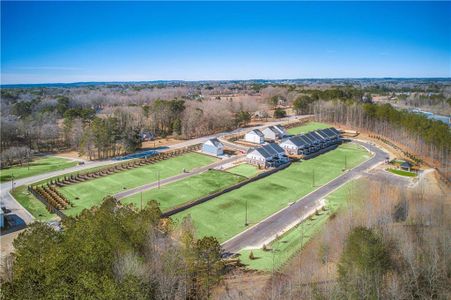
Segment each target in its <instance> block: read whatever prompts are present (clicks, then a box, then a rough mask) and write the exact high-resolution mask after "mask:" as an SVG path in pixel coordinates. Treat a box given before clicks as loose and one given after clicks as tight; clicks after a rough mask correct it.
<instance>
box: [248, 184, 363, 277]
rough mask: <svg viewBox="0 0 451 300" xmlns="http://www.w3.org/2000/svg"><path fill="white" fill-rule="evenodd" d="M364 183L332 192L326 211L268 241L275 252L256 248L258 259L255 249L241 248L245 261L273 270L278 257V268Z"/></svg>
mask: <svg viewBox="0 0 451 300" xmlns="http://www.w3.org/2000/svg"><path fill="white" fill-rule="evenodd" d="M362 184H363V180H359V179H358V180H355V181H351V182H348V183H347V184H345V185H343V186H342V187H340V188H339V189H337V190H336V191H334V192H332V193H331V194H329V195H328V196H327V197H326V207H327V210H326V211H320V212H319V213H320V214H319V215H314V216H312V217H311V218H310V219H308V220H306V221H304V222H302V223H301V224H299V225H298V226H296V227H295V228H293V229H291V230H290V231H288V232H287V233H285V234H284V235H283V236H281V237H280V238H279V239H277V240H275V241H274V242H273V243H271V244H270V245H268V248H269V249H274V252H272V251H263V250H262V249H255V250H252V253H253V255H254V259H252V260H251V259H250V258H249V254H250V252H251V250H243V251H241V252H240V254H241V255H240V260H241V262H242V263H243V264H245V265H246V266H248V267H249V268H251V269H256V270H263V271H270V270H272V268H273V261H274V268H275V269H279V268H280V267H282V266H283V265H284V264H285V263H287V262H288V261H289V260H290V258H292V257H293V255H294V254H295V253H296V252H298V251H299V250H300V249H301V248H302V246H304V245H305V244H306V243H307V242H308V241H310V240H311V239H312V238H313V237H314V236H315V234H316V233H317V232H318V231H319V230H321V228H322V226H323V225H324V224H325V223H326V221H327V220H328V218H329V216H330V215H331V214H333V213H335V212H336V211H337V210H338V209H339V208H340V207H343V206H345V205H346V202H347V199H349V198H351V197H352V195H356V194H358V191H360V190H363V188H364V187H363V186H362Z"/></svg>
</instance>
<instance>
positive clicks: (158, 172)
mask: <svg viewBox="0 0 451 300" xmlns="http://www.w3.org/2000/svg"><path fill="white" fill-rule="evenodd" d="M157 176H158V189H160V170H158V171H157Z"/></svg>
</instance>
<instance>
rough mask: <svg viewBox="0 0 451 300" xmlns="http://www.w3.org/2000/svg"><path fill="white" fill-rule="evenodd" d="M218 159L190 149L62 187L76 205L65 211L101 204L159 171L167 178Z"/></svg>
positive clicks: (73, 212)
mask: <svg viewBox="0 0 451 300" xmlns="http://www.w3.org/2000/svg"><path fill="white" fill-rule="evenodd" d="M216 160H217V159H216V158H214V157H211V156H207V155H203V154H199V153H187V154H184V155H181V156H177V157H174V158H171V159H167V160H163V161H161V162H158V163H155V164H151V165H146V166H143V167H139V168H135V169H131V170H129V171H123V172H119V173H116V174H112V175H109V176H105V177H101V178H98V179H93V180H89V181H86V182H82V183H77V184H72V185H69V186H66V187H63V188H60V189H59V190H60V191H61V192H62V193H63V194H64V196H66V197H67V198H68V199H69V200H71V201H72V203H74V207H71V208H68V209H67V210H65V211H64V213H65V214H67V215H69V216H73V215H77V214H79V213H80V212H81V211H82V210H83V209H85V208H89V207H92V206H94V205H98V204H100V203H101V202H102V200H103V198H105V197H106V196H108V195H114V194H116V193H118V192H120V191H123V190H126V189H130V188H135V187H137V186H141V185H144V184H147V183H152V182H155V181H157V180H158V175H157V174H158V172H159V174H160V179H163V178H167V177H171V176H174V175H177V174H180V173H181V172H182V171H183V169H186V170H191V169H194V168H197V167H201V166H205V165H208V164H211V163H213V162H215V161H216ZM77 197H78V199H76V198H77Z"/></svg>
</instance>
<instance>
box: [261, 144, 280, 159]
mask: <svg viewBox="0 0 451 300" xmlns="http://www.w3.org/2000/svg"><path fill="white" fill-rule="evenodd" d="M254 150H256V151H257V152H258V153H260V154H261V155H262V156H263V157H264V158H272V157H273V156H276V155H278V154H281V153H285V151H284V150H283V149H282V147H280V146H279V145H277V144H274V143H270V144H266V145H264V146H262V147H259V148H255V149H254Z"/></svg>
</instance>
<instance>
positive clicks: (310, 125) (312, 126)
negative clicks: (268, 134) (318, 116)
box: [287, 122, 331, 134]
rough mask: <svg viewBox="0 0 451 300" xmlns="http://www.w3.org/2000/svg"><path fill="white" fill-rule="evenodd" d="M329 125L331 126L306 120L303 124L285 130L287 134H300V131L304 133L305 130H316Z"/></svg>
mask: <svg viewBox="0 0 451 300" xmlns="http://www.w3.org/2000/svg"><path fill="white" fill-rule="evenodd" d="M329 127H331V126H330V125H327V124H324V123H319V122H308V123H307V124H305V125H302V126H298V127H293V128H290V129H288V130H287V132H288V134H300V133H306V132H309V131H312V130H316V129H324V128H329Z"/></svg>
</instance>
